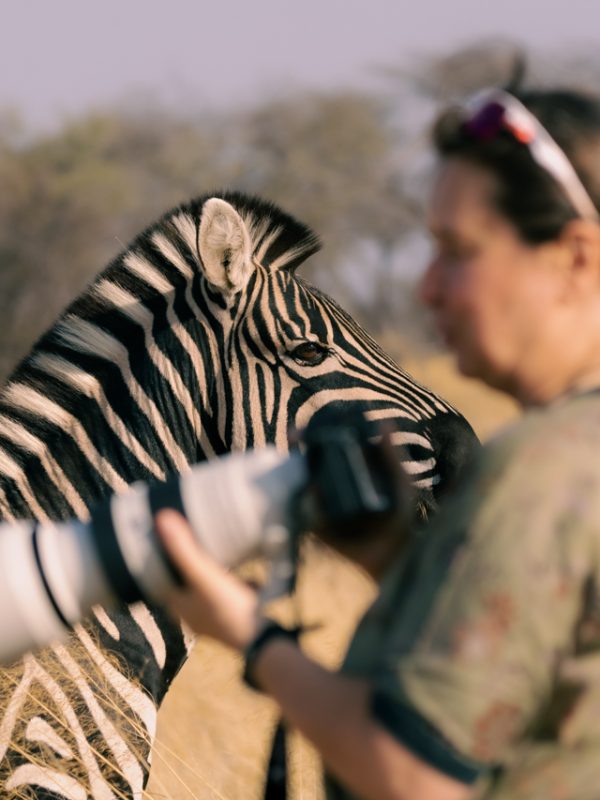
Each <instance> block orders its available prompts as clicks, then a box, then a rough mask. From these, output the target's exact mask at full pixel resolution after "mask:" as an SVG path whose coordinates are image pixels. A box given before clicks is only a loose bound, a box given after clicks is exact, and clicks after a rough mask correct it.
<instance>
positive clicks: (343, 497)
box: [0, 407, 398, 664]
mask: <svg viewBox="0 0 600 800" xmlns="http://www.w3.org/2000/svg"><path fill="white" fill-rule="evenodd" d="M376 440H377V434H376V431H375V430H374V429H373V426H372V425H371V424H370V423H369V422H368V421H367V419H366V418H365V417H364V415H363V414H362V412H360V411H358V410H357V409H353V408H350V409H348V408H345V407H343V408H342V409H341V410H340V409H339V408H335V407H333V408H331V407H328V408H326V409H322V410H321V412H318V413H317V414H316V415H315V416H314V417H313V419H312V420H311V423H310V424H309V426H308V427H307V429H306V431H305V432H304V434H303V436H302V439H301V442H300V447H298V448H296V449H293V450H292V451H291V452H289V453H285V454H283V453H280V452H278V451H277V450H276V449H275V448H274V447H272V446H267V447H264V448H262V449H260V450H250V451H245V452H241V453H233V454H229V455H226V456H223V457H221V458H219V459H216V460H213V461H210V462H205V463H202V464H199V465H197V466H195V467H193V468H192V469H191V470H190V471H189V472H188V473H186V474H183V475H180V476H177V477H175V478H172V479H170V480H169V481H167V482H165V483H159V484H152V485H148V484H144V483H138V484H134V485H133V486H132V487H131V488H130V489H129V490H128V491H127V492H124V493H122V494H115V495H112V496H111V497H109V498H108V499H107V500H105V501H103V502H102V503H100V504H99V505H98V506H97V507H96V508H94V509H93V510H92V514H91V518H90V520H89V521H88V522H80V521H70V522H63V523H59V522H56V523H46V522H45V523H38V524H35V523H32V522H18V523H10V524H8V523H7V524H4V525H0V565H1V568H2V573H3V574H2V576H1V578H0V663H5V664H6V663H10V662H11V661H13V660H14V659H16V658H17V657H18V656H20V655H22V654H23V653H24V652H27V651H29V650H32V649H34V648H36V647H39V646H42V645H45V644H48V643H50V642H53V641H55V640H57V639H61V638H64V636H65V634H66V633H67V632H68V631H69V630H70V629H71V627H72V626H73V625H74V624H76V623H77V622H79V621H80V620H81V619H83V618H84V617H85V616H87V615H88V614H89V612H90V610H91V609H92V607H93V606H94V605H102V606H105V607H107V608H110V607H111V606H114V605H116V604H117V603H133V602H137V601H139V600H143V601H146V602H148V603H155V604H156V603H160V602H161V601H162V600H164V598H165V596H166V594H167V593H168V592H169V591H170V590H171V589H172V588H174V587H176V586H178V585H180V584H181V578H180V576H179V575H178V573H177V571H176V569H175V567H174V566H173V565H172V564H171V563H170V561H169V558H168V556H167V554H166V552H165V551H164V549H163V548H162V546H161V542H160V540H159V539H158V537H157V536H156V533H155V530H154V524H153V520H154V515H155V514H156V513H157V512H158V511H159V510H160V509H162V508H175V509H177V510H179V511H180V512H181V513H182V514H183V515H184V516H185V517H186V518H187V520H188V521H189V523H190V525H191V527H192V530H193V531H194V534H195V535H196V537H197V538H198V541H199V542H200V543H201V545H202V547H203V548H204V549H205V550H206V551H207V552H208V553H210V554H211V555H212V556H213V557H214V558H215V559H216V560H217V561H219V562H220V563H221V564H223V565H224V566H226V567H236V566H239V565H240V564H242V563H243V562H245V561H248V560H249V559H252V558H255V557H264V558H267V559H268V560H269V561H270V562H271V573H270V580H269V582H268V586H267V594H268V595H269V597H273V596H278V595H281V594H284V593H286V592H288V591H290V589H291V587H292V585H293V580H294V574H295V553H296V551H297V546H298V540H299V537H300V536H301V535H302V534H303V533H305V532H307V531H314V530H317V531H318V530H319V528H321V529H326V530H327V531H328V535H329V537H330V539H331V538H332V539H333V540H335V539H336V538H337V537H341V538H343V537H345V536H348V537H352V538H354V537H356V536H364V537H367V536H368V534H369V526H370V524H372V523H373V521H374V520H376V519H378V518H381V517H386V516H387V515H389V514H391V513H393V512H394V511H395V509H396V507H397V505H398V493H397V482H396V476H395V475H394V470H393V469H390V465H389V461H386V459H385V458H384V457H383V456H382V451H381V448H380V446H379V445H378V444H377V441H376Z"/></svg>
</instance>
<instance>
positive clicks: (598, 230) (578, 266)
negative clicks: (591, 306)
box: [560, 219, 600, 293]
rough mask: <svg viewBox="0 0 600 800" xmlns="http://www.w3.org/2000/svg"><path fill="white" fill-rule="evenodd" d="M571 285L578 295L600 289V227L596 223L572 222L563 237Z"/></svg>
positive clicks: (568, 282)
mask: <svg viewBox="0 0 600 800" xmlns="http://www.w3.org/2000/svg"><path fill="white" fill-rule="evenodd" d="M560 245H561V247H562V249H563V256H564V268H565V270H566V273H567V274H566V278H567V285H568V286H569V287H570V289H571V290H572V291H574V292H576V293H577V292H590V291H594V290H596V291H597V290H598V289H599V288H600V224H599V223H597V222H594V221H592V220H585V219H575V220H572V221H571V222H568V223H567V224H566V225H565V227H564V229H563V231H562V233H561V236H560Z"/></svg>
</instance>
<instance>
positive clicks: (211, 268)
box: [198, 197, 254, 293]
mask: <svg viewBox="0 0 600 800" xmlns="http://www.w3.org/2000/svg"><path fill="white" fill-rule="evenodd" d="M198 251H199V255H200V260H201V261H202V264H203V265H204V271H205V273H206V279H207V280H208V282H209V283H211V284H212V285H213V286H216V287H217V288H218V289H222V290H223V291H225V292H227V293H230V292H231V293H234V292H239V291H240V290H241V289H243V288H244V286H245V285H246V283H247V281H248V278H249V277H250V275H251V273H252V270H253V269H254V264H253V262H252V243H251V241H250V234H249V232H248V229H247V227H246V225H245V224H244V220H243V219H242V218H241V217H240V215H239V214H238V212H237V211H236V210H235V208H234V207H233V206H232V205H230V204H229V203H227V202H225V200H221V199H220V198H218V197H211V198H210V200H206V202H205V203H204V205H203V206H202V217H201V219H200V229H199V231H198Z"/></svg>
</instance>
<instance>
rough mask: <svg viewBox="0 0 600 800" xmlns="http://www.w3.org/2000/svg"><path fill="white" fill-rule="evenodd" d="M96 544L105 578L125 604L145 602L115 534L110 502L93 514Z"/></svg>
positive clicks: (100, 506) (105, 502)
mask: <svg viewBox="0 0 600 800" xmlns="http://www.w3.org/2000/svg"><path fill="white" fill-rule="evenodd" d="M92 526H93V530H94V537H93V539H94V544H95V545H96V550H97V553H98V558H99V559H100V562H101V564H102V568H103V571H104V577H105V578H106V580H107V581H108V582H109V583H110V585H111V586H112V588H113V590H114V592H115V594H116V596H117V597H118V598H119V600H121V601H122V602H123V603H137V602H138V601H139V600H145V597H144V595H143V593H142V591H141V589H140V587H139V586H138V585H137V583H136V582H135V580H134V578H133V576H132V575H131V573H130V572H129V570H128V568H127V564H126V563H125V559H124V558H123V554H122V553H121V548H120V547H119V540H118V539H117V535H116V532H115V528H114V524H113V518H112V513H111V508H110V500H105V501H104V502H103V503H100V505H98V506H96V508H95V509H94V511H93V514H92Z"/></svg>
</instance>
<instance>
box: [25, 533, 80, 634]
mask: <svg viewBox="0 0 600 800" xmlns="http://www.w3.org/2000/svg"><path fill="white" fill-rule="evenodd" d="M31 544H32V546H33V555H34V557H35V563H36V564H37V568H38V572H39V574H40V578H41V579H42V583H43V584H44V589H45V590H46V594H47V595H48V600H49V601H50V605H51V606H52V608H53V609H54V612H55V613H56V616H57V617H58V618H59V620H60V621H61V622H62V624H63V625H64V626H65V628H68V629H69V630H71V625H70V624H69V621H68V620H67V619H66V617H65V616H64V614H63V613H62V611H61V609H60V606H59V605H58V603H57V602H56V598H55V597H54V595H53V594H52V589H51V588H50V584H49V583H48V581H47V579H46V573H45V572H44V567H43V566H42V559H41V557H40V548H39V544H38V526H37V525H35V526H34V528H33V533H32V534H31Z"/></svg>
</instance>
